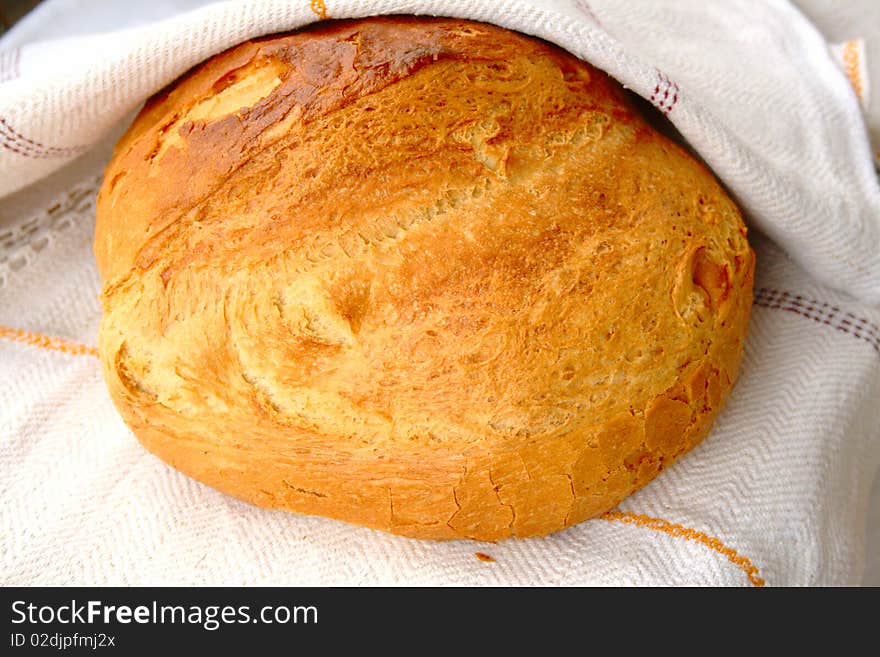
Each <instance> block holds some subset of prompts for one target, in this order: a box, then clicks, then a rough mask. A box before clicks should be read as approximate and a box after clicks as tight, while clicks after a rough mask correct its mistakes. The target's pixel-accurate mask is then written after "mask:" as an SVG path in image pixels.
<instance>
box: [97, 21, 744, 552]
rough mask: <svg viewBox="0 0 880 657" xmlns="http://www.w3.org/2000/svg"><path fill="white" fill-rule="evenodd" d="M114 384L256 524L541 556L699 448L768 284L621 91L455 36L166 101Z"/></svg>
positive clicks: (676, 153) (138, 162) (109, 202)
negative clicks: (516, 545) (337, 526)
mask: <svg viewBox="0 0 880 657" xmlns="http://www.w3.org/2000/svg"><path fill="white" fill-rule="evenodd" d="M95 253H96V257H97V262H98V265H99V268H100V272H101V275H102V278H103V285H104V288H103V294H102V301H103V307H104V318H103V322H102V324H101V331H100V353H101V358H102V362H103V368H104V373H105V376H106V380H107V385H108V387H109V390H110V393H111V395H112V398H113V400H114V403H115V404H116V406H117V407H118V409H119V411H120V413H121V414H122V416H123V418H124V419H125V421H126V422H127V423H128V425H129V426H130V427H131V429H132V430H133V432H134V433H135V435H136V436H137V437H138V439H139V440H140V441H141V442H142V443H143V444H144V446H145V447H146V448H147V449H149V450H150V451H152V452H153V453H155V454H157V455H158V456H159V457H161V458H162V459H164V460H165V461H167V462H168V463H170V464H171V465H172V466H174V467H175V468H178V469H179V470H181V471H183V472H184V473H186V474H188V475H190V476H192V477H194V478H196V479H198V480H199V481H202V482H204V483H206V484H208V485H210V486H213V487H215V488H217V489H219V490H221V491H225V492H226V493H229V494H231V495H234V496H236V497H238V498H240V499H243V500H247V501H248V502H252V503H254V504H257V505H259V506H262V507H270V508H277V509H286V510H289V511H294V512H298V513H307V514H319V515H323V516H329V517H331V518H337V519H340V520H344V521H348V522H352V523H357V524H360V525H366V526H369V527H373V528H377V529H381V530H385V531H389V532H394V533H398V534H404V535H408V536H414V537H422V538H432V539H453V538H470V539H477V540H484V541H493V540H497V539H503V538H506V537H509V536H520V537H522V536H535V535H542V534H547V533H549V532H553V531H556V530H560V529H563V528H565V527H568V526H570V525H572V524H575V523H578V522H580V521H582V520H584V519H586V518H590V517H592V516H595V515H597V514H600V513H602V512H603V511H605V510H608V509H610V508H612V507H614V506H615V505H616V504H617V503H618V502H620V501H621V500H622V499H623V498H624V497H626V496H627V495H629V494H630V493H632V492H634V491H636V490H637V489H639V488H640V487H642V486H644V485H645V484H646V483H648V482H649V481H651V479H653V478H654V477H655V476H656V475H657V474H658V473H659V472H661V471H662V470H663V469H664V468H665V467H667V466H668V465H669V464H670V463H672V462H673V461H674V460H675V459H676V458H678V457H679V456H681V455H682V454H684V453H685V452H687V451H688V450H689V449H691V448H692V447H694V446H695V445H696V444H697V443H699V442H700V440H702V438H703V437H704V436H705V435H706V434H707V432H708V431H709V428H710V427H711V425H712V422H713V420H714V418H715V416H716V414H717V413H718V411H719V409H721V407H722V405H723V404H724V402H725V399H726V398H727V396H728V393H729V392H730V390H731V388H732V386H733V384H734V380H735V378H736V376H737V371H738V367H739V362H740V359H741V356H742V352H743V340H744V336H745V333H746V328H747V323H748V316H749V310H750V306H751V301H752V289H751V288H752V280H753V269H754V257H753V253H752V251H751V249H750V248H749V245H748V242H747V240H746V229H745V226H744V224H743V221H742V219H741V216H740V214H739V211H738V210H737V208H736V206H735V205H734V203H733V202H732V201H731V200H730V198H728V196H727V195H726V194H725V193H724V191H723V190H722V188H721V187H720V186H719V184H718V183H717V182H716V181H715V179H714V178H713V176H712V175H711V173H709V172H708V171H707V170H706V168H705V167H704V166H703V165H701V164H700V163H698V162H697V161H695V160H694V159H693V158H692V157H691V156H689V155H688V154H687V153H686V152H685V151H684V150H682V148H680V147H678V146H677V145H675V144H674V143H672V142H671V141H670V140H668V139H667V138H665V137H664V136H661V135H660V134H659V133H658V132H657V131H656V130H654V129H653V128H652V127H650V125H649V124H648V123H647V122H646V121H645V119H644V118H642V116H640V114H639V113H638V112H637V111H636V109H635V108H634V106H633V105H632V103H631V102H630V100H629V99H628V98H627V95H626V92H624V91H623V89H622V88H621V87H620V86H619V85H618V84H617V83H615V82H614V81H612V80H611V79H609V78H608V77H607V76H606V75H605V74H603V73H602V72H600V71H598V70H596V69H595V68H593V67H591V66H589V65H588V64H586V63H584V62H582V61H580V60H578V59H576V58H575V57H573V56H572V55H570V54H568V53H566V52H564V51H562V50H560V49H558V48H556V47H554V46H551V45H549V44H547V43H545V42H542V41H540V40H537V39H534V38H530V37H526V36H523V35H520V34H517V33H514V32H510V31H507V30H504V29H501V28H498V27H494V26H490V25H484V24H480V23H474V22H468V21H463V20H452V19H427V18H425V19H422V18H409V17H394V18H391V17H385V18H374V19H367V20H358V21H338V22H329V23H323V24H319V25H317V26H314V27H312V28H311V29H306V30H302V31H299V32H296V33H293V34H286V35H280V36H272V37H268V38H263V39H258V40H255V41H251V42H247V43H244V44H241V45H239V46H237V47H235V48H232V49H231V50H228V51H227V52H224V53H222V54H220V55H218V56H216V57H214V58H212V59H211V60H209V61H207V62H205V63H204V64H202V65H201V66H199V67H197V68H195V69H194V70H193V71H191V72H190V73H188V74H187V75H185V76H183V77H182V78H181V79H179V80H178V81H176V82H175V83H174V84H173V85H171V86H170V87H169V88H167V89H166V90H164V91H163V92H161V93H160V94H158V95H157V96H156V97H154V98H152V99H151V100H150V101H149V102H148V103H147V105H146V106H145V107H144V109H143V111H141V113H140V115H139V116H138V117H137V119H136V120H135V122H134V123H133V125H132V126H131V128H130V129H129V130H128V132H127V133H126V134H125V136H124V137H123V138H122V139H121V140H120V142H119V144H118V145H117V148H116V150H115V153H114V155H113V158H112V161H111V162H110V163H109V165H108V167H107V169H106V173H105V178H104V183H103V186H102V188H101V191H100V194H99V197H98V213H97V229H96V241H95Z"/></svg>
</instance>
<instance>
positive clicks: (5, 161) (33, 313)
mask: <svg viewBox="0 0 880 657" xmlns="http://www.w3.org/2000/svg"><path fill="white" fill-rule="evenodd" d="M123 4H124V7H125V11H122V9H121V8H120V7H121V5H123ZM801 4H802V5H803V8H804V10H805V11H807V12H808V13H809V12H813V13H814V14H816V15H825V14H822V11H826V9H827V8H823V6H820V5H822V3H821V2H818V0H811V1H807V0H804V2H802V3H801ZM140 5H141V3H137V7H135V5H133V4H131V3H111V2H108V1H107V0H100V1H99V0H95V1H94V2H93V3H92V4H91V5H86V6H84V5H83V4H81V3H76V2H73V0H49V1H48V2H46V3H44V4H43V5H41V6H40V8H38V9H37V10H36V11H35V12H33V14H32V15H31V16H29V17H28V18H26V19H25V20H24V21H22V23H21V24H19V25H18V26H16V27H15V28H14V29H13V30H12V31H11V32H10V33H9V34H8V35H6V36H5V37H3V38H2V39H0V535H2V537H3V539H2V541H3V544H2V550H0V583H3V584H217V585H220V584H291V585H296V584H304V585H305V584H319V585H344V584H533V585H534V584H536V585H549V584H641V585H658V584H681V583H689V584H716V585H749V584H761V583H764V582H766V583H769V584H775V585H807V584H857V583H859V582H860V581H861V578H862V574H863V570H864V567H865V563H866V540H865V538H866V534H865V529H866V517H867V509H868V499H869V491H870V488H871V483H872V481H873V480H874V477H875V475H876V473H877V470H878V464H880V430H878V427H880V404H878V400H880V308H878V303H880V187H878V182H877V177H876V173H875V171H874V170H873V166H872V160H871V152H872V151H871V146H870V144H869V138H868V131H867V130H866V123H865V119H864V115H863V111H864V112H867V116H868V117H869V121H870V117H871V113H870V109H869V108H870V107H871V97H870V95H871V94H872V93H874V92H873V91H872V87H871V86H870V80H869V78H870V73H871V70H872V62H873V61H874V60H872V59H870V57H871V54H870V53H871V52H872V44H871V42H870V41H869V40H866V39H867V37H866V36H865V35H862V34H860V33H858V31H856V32H854V33H852V34H851V35H844V36H843V37H836V38H835V43H837V44H840V47H838V48H837V49H836V50H835V49H834V48H833V47H831V46H829V43H828V42H827V41H826V40H825V38H824V37H823V36H822V35H821V34H820V32H819V31H818V30H817V28H816V27H814V25H813V24H812V23H811V22H810V21H809V20H808V19H807V18H806V17H805V16H804V14H802V13H801V12H800V11H799V10H798V9H795V8H794V7H793V6H792V5H791V4H789V3H787V2H784V1H782V0H738V1H736V2H730V1H716V2H705V1H697V0H651V1H648V0H639V1H635V2H627V3H619V2H612V1H611V0H591V1H590V2H585V1H583V0H498V1H496V2H485V1H477V0H461V1H459V2H453V1H452V0H409V1H401V0H377V1H375V2H368V1H366V0H326V1H325V2H316V1H314V0H313V1H311V2H308V1H305V0H300V1H281V0H257V1H253V2H241V1H238V0H231V1H227V2H213V3H209V2H204V1H202V2H199V1H198V0H188V1H186V2H170V1H160V2H154V3H149V6H148V7H141V6H140ZM379 13H421V14H424V13H427V14H436V15H450V16H460V17H463V18H473V19H477V20H485V21H490V22H493V23H496V24H499V25H502V26H505V27H509V28H512V29H517V30H519V31H522V32H526V33H530V34H534V35H536V36H540V37H542V38H545V39H547V40H549V41H553V42H555V43H557V44H559V45H560V46H562V47H564V48H566V49H568V50H570V51H571V52H573V53H575V54H576V55H578V56H581V57H583V58H584V59H587V60H589V61H590V62H592V63H593V64H595V65H596V66H598V67H600V68H602V69H604V70H606V71H607V72H609V73H610V74H611V75H613V76H614V77H616V78H617V79H619V80H620V81H621V82H623V83H624V84H625V85H626V86H627V87H629V88H630V89H632V90H634V91H635V92H636V93H638V94H640V95H642V96H644V97H645V98H647V99H648V100H650V101H651V102H652V103H653V104H654V105H655V106H656V107H657V108H658V109H659V110H660V111H661V112H663V113H664V114H666V116H667V117H668V118H669V119H670V120H671V121H672V123H673V124H674V125H675V126H676V127H677V128H678V130H679V131H680V132H681V134H682V135H683V136H684V138H685V139H686V140H687V141H688V142H689V144H690V145H691V146H692V147H694V148H695V149H696V151H697V152H698V153H699V154H700V155H701V156H702V157H703V158H704V159H705V161H706V162H707V163H708V164H709V165H710V166H711V167H712V168H713V170H714V171H715V173H716V174H717V175H718V176H719V177H720V178H721V180H722V181H723V182H724V183H725V185H726V186H727V187H728V189H729V190H730V191H731V192H732V194H733V195H734V196H735V197H736V199H737V201H738V202H739V203H740V205H741V207H742V208H743V209H744V211H745V213H746V216H747V219H748V221H749V223H750V225H751V226H752V227H753V228H757V229H760V231H761V232H763V233H765V234H766V235H768V236H769V237H770V238H772V240H773V241H774V242H775V244H774V243H772V242H771V241H770V240H768V239H766V238H764V237H761V236H759V235H757V234H756V233H754V232H753V235H754V240H753V242H754V244H755V247H756V251H757V254H758V271H757V281H756V305H755V308H754V311H753V319H752V325H751V329H750V334H749V337H748V340H747V343H746V355H745V359H744V364H743V371H742V375H741V379H740V382H739V384H738V385H737V387H736V389H735V390H734V393H733V395H732V396H731V398H730V401H729V402H728V405H727V407H726V408H725V410H724V411H723V412H722V414H721V416H720V417H719V419H718V421H717V423H716V426H715V428H714V429H713V431H712V433H711V434H710V436H709V437H708V438H707V439H706V441H705V442H704V443H703V444H702V445H701V446H699V447H698V448H697V449H695V450H694V451H693V452H692V453H690V454H689V455H687V456H685V457H684V458H683V459H682V460H681V461H679V462H678V463H677V464H675V465H674V466H672V467H671V468H669V469H668V470H667V471H666V472H665V473H664V474H663V475H661V476H660V477H659V478H658V479H657V480H656V481H655V482H654V483H652V484H651V485H649V486H648V487H647V488H645V489H644V490H642V491H641V492H639V493H637V494H636V495H634V496H632V497H630V498H628V499H627V500H626V501H625V502H624V503H622V504H621V506H620V508H619V510H617V511H615V512H613V513H611V514H608V515H606V516H605V517H604V518H602V519H597V520H593V521H589V522H585V523H582V524H581V525H578V526H576V527H574V528H571V529H569V530H567V531H565V532H561V533H558V534H555V535H552V536H550V537H546V538H541V539H530V540H510V541H504V542H501V543H499V544H497V545H484V544H477V543H472V542H468V541H455V542H450V543H433V542H426V541H415V540H410V539H404V538H400V537H394V536H390V535H386V534H382V533H380V532H375V531H372V530H368V529H363V528H357V527H352V526H349V525H345V524H342V523H338V522H335V521H331V520H326V519H321V518H310V517H304V516H298V515H293V514H286V513H282V512H270V511H263V510H259V509H256V508H254V507H250V506H248V505H246V504H243V503H241V502H238V501H235V500H233V499H231V498H229V497H226V496H224V495H222V494H220V493H218V492H216V491H213V490H211V489H208V488H206V487H204V486H202V485H200V484H198V483H196V482H194V481H192V480H190V479H188V478H186V477H185V476H183V475H181V474H179V473H178V472H176V471H174V470H173V469H171V468H169V467H167V466H165V465H164V464H163V463H161V462H160V461H159V460H158V459H156V458H154V457H153V456H151V455H149V454H147V453H146V452H145V451H144V450H143V449H142V448H140V446H139V445H138V444H137V442H136V441H135V439H134V438H133V436H132V435H131V433H130V432H129V431H128V430H127V428H126V427H125V426H124V425H123V423H122V422H121V420H120V419H119V417H118V415H117V414H116V412H115V410H114V409H113V407H112V404H111V403H110V401H109V398H108V396H107V393H106V391H105V389H104V384H103V381H102V378H101V372H100V367H99V365H98V362H97V359H96V358H95V356H94V348H93V346H90V345H94V344H95V341H96V332H97V323H98V321H99V317H100V307H99V304H98V301H97V294H98V291H99V288H100V282H99V280H98V276H97V273H96V269H95V266H94V263H93V257H92V253H91V239H92V230H93V227H94V224H93V221H94V193H95V190H96V187H97V184H98V181H99V176H100V168H101V165H102V163H103V162H105V161H106V158H107V156H108V152H109V146H110V145H111V144H112V141H113V139H114V138H115V136H117V135H118V134H119V131H120V129H122V128H124V125H125V122H126V121H127V120H129V118H130V116H131V112H132V111H133V110H135V109H136V108H137V107H138V106H139V104H140V103H141V102H142V101H143V100H144V99H145V97H147V96H148V95H149V94H150V93H152V92H154V91H157V90H158V89H159V88H161V87H162V86H163V85H165V84H167V83H168V82H170V81H171V80H173V79H174V78H175V77H177V76H178V75H179V74H181V73H182V72H184V71H186V70H187V69H188V68H190V67H191V66H193V65H195V64H197V63H198V62H199V61H201V60H203V59H205V58H206V57H208V56H210V55H211V54H213V53H216V52H218V51H220V50H223V49H224V48H226V47H229V46H231V45H234V44H235V43H238V42H240V41H242V40H244V39H247V38H249V37H253V36H257V35H261V34H266V33H272V32H279V31H284V30H289V29H293V28H295V27H298V26H300V25H303V24H305V23H308V22H312V21H314V20H317V19H318V18H319V16H320V15H324V14H326V15H329V16H330V17H333V18H346V17H355V16H366V15H371V14H379ZM826 13H827V11H826ZM826 18H827V16H826ZM820 22H821V21H820ZM854 27H855V28H858V24H855V25H854ZM868 36H870V35H868ZM850 41H852V42H853V43H855V44H856V45H855V46H852V45H851V46H848V47H846V44H847V43H849V42H850ZM873 49H874V50H873V52H877V51H880V43H875V44H874V45H873ZM835 52H836V53H837V55H835ZM852 53H856V54H855V55H853V54H852ZM854 58H855V59H854ZM837 60H839V63H838V61H837ZM854 71H855V73H854ZM848 78H849V79H848ZM859 82H860V83H861V84H859ZM873 89H876V86H875V87H873ZM59 169H60V171H58V170H59ZM53 172H56V173H54V174H53ZM28 185H30V186H28ZM26 186H27V187H26ZM3 195H5V196H3ZM786 253H787V254H788V255H786ZM476 552H483V553H486V554H489V555H490V556H491V557H492V558H494V560H495V561H494V562H486V561H483V560H481V559H478V558H477V557H476V556H475V553H476Z"/></svg>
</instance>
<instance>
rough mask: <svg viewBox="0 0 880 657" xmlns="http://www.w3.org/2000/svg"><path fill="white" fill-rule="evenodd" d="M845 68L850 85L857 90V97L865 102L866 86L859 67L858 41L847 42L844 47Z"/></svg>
mask: <svg viewBox="0 0 880 657" xmlns="http://www.w3.org/2000/svg"><path fill="white" fill-rule="evenodd" d="M843 67H844V68H845V69H846V76H847V77H848V78H849V82H850V84H851V85H852V87H853V89H855V92H856V96H858V97H859V100H860V101H863V102H864V94H865V85H864V83H863V82H862V74H861V66H859V42H858V41H855V40H853V41H847V42H846V43H845V44H844V45H843Z"/></svg>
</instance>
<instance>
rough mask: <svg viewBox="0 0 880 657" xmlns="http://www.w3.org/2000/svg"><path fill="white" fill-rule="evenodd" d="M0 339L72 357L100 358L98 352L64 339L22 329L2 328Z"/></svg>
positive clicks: (0, 328)
mask: <svg viewBox="0 0 880 657" xmlns="http://www.w3.org/2000/svg"><path fill="white" fill-rule="evenodd" d="M0 338H5V339H6V340H12V341H13V342H20V343H22V344H28V345H31V346H32V347H40V348H41V349H51V350H52V351H60V352H62V353H65V354H70V355H71V356H94V357H95V358H97V357H98V350H97V349H96V348H95V347H90V346H88V345H85V344H79V343H77V342H69V341H68V340H64V339H62V338H55V337H51V336H48V335H43V334H42V333H34V332H32V331H23V330H22V329H13V328H9V327H8V326H0Z"/></svg>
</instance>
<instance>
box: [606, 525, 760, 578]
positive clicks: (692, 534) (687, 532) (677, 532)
mask: <svg viewBox="0 0 880 657" xmlns="http://www.w3.org/2000/svg"><path fill="white" fill-rule="evenodd" d="M599 517H600V518H601V519H602V520H607V521H608V522H620V523H623V524H625V525H637V526H639V527H646V528H648V529H653V530H654V531H657V532H663V533H665V534H669V535H670V536H678V537H680V538H683V539H685V540H687V541H694V542H695V543H701V544H703V545H705V546H706V547H708V548H709V549H711V550H715V552H718V553H719V554H723V555H724V556H725V557H727V558H728V559H729V560H730V562H731V563H733V564H734V565H736V566H738V567H739V569H740V570H742V571H743V572H744V573H745V574H746V575H747V576H748V578H749V581H750V582H751V583H752V584H754V585H755V586H764V585H765V584H766V582H765V581H764V579H763V578H762V577H761V573H760V571H759V570H758V568H757V567H756V566H755V565H754V564H753V563H752V562H751V561H749V559H748V558H747V557H744V556H742V555H741V554H740V553H739V552H737V551H736V550H734V549H733V548H729V547H727V546H726V545H725V544H724V543H722V542H721V540H720V539H717V538H715V537H714V536H709V535H708V534H704V533H703V532H701V531H697V530H696V529H690V528H688V527H684V526H682V525H677V524H675V523H672V522H669V521H668V520H663V519H662V518H651V517H649V516H645V515H642V514H639V513H630V512H629V511H627V512H626V513H624V512H623V511H617V510H614V511H606V512H605V513H603V514H602V515H601V516H599Z"/></svg>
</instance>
